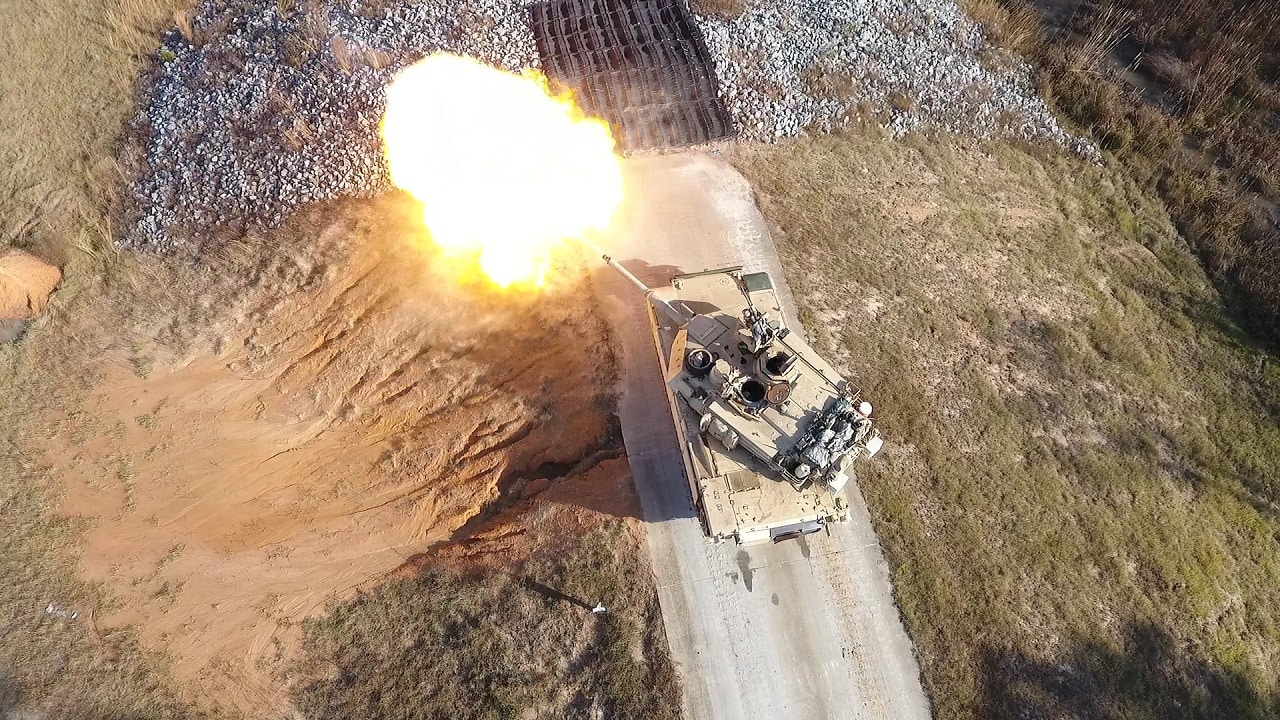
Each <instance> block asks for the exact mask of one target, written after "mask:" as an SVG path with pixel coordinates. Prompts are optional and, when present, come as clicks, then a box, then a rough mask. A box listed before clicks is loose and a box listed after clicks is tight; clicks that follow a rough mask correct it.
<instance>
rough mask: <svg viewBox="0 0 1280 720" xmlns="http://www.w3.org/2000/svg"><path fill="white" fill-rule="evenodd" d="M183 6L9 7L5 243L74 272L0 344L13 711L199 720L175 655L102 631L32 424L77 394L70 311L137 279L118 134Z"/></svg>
mask: <svg viewBox="0 0 1280 720" xmlns="http://www.w3.org/2000/svg"><path fill="white" fill-rule="evenodd" d="M182 4H185V3H182V2H178V1H177V0H117V1H115V2H101V3H81V2H71V1H68V0H55V1H53V2H44V3H40V4H39V5H38V7H36V6H31V5H28V4H22V3H6V4H3V5H0V46H2V47H4V48H5V51H4V52H3V53H0V96H3V97H4V98H5V103H4V112H3V113H0V218H3V222H2V223H0V246H5V245H11V246H17V247H21V248H24V249H27V250H30V251H33V252H35V253H36V254H38V255H41V256H42V257H45V258H46V259H49V260H50V261H52V262H54V263H57V264H59V265H61V266H63V269H64V272H65V282H64V285H63V289H62V290H61V291H60V292H59V293H58V294H57V295H56V296H55V297H54V299H53V302H52V305H51V307H50V309H49V310H48V311H47V312H46V313H45V315H43V316H42V317H41V318H39V319H37V320H36V321H35V322H34V323H33V326H32V328H31V331H30V332H29V333H28V335H27V336H26V338H25V339H24V341H23V343H22V344H21V345H19V346H8V347H3V348H0V368H2V369H0V428H3V430H0V536H2V539H0V558H2V560H0V575H3V577H4V578H5V582H4V583H0V618H2V619H0V623H2V624H3V626H4V628H5V634H4V641H3V642H2V643H0V678H3V679H2V680H0V712H4V713H7V712H9V711H16V710H17V709H18V708H19V707H22V708H26V709H35V708H38V709H40V710H42V711H43V712H44V713H45V714H48V715H51V716H59V717H71V718H98V717H130V718H179V717H192V716H194V715H195V714H194V713H193V712H191V710H190V709H189V708H187V707H186V706H185V705H184V704H183V703H182V702H181V701H180V700H179V699H178V697H177V695H176V693H175V692H174V691H173V689H172V688H171V686H170V685H169V682H168V680H167V676H166V674H165V671H164V669H163V665H164V661H163V658H161V657H159V656H157V655H155V654H153V653H149V652H146V651H143V650H142V649H141V648H140V647H139V646H138V644H137V641H136V639H135V638H134V636H133V635H132V634H131V633H129V632H124V631H105V632H99V631H98V630H97V629H96V627H95V625H94V623H93V621H92V617H93V610H94V608H95V607H98V605H99V603H100V602H101V601H102V600H103V598H102V597H101V594H100V590H99V588H97V587H95V586H92V585H89V584H86V583H84V582H82V581H80V580H79V579H78V572H77V568H76V547H77V543H78V538H79V537H80V534H81V532H82V531H83V528H82V527H81V526H80V525H79V524H78V523H77V522H75V521H72V520H67V519H62V518H58V517H56V516H53V515H51V514H50V512H49V510H50V508H51V507H52V506H53V504H54V503H55V501H56V499H57V496H58V488H57V485H56V483H55V482H54V481H53V478H51V477H50V475H49V473H48V471H47V469H46V468H45V467H43V466H42V464H41V462H40V461H39V454H38V452H33V451H32V448H33V447H37V448H38V441H39V438H33V437H31V436H30V432H31V423H30V422H29V421H30V419H31V414H32V413H38V412H41V411H42V410H44V409H45V408H47V407H52V406H56V405H57V404H58V403H59V402H60V401H63V400H66V399H67V398H68V397H70V393H69V392H68V391H67V389H66V388H60V387H58V386H57V385H56V384H54V383H52V382H50V380H51V377H50V376H51V375H56V374H58V373H57V372H56V368H57V367H58V366H59V364H60V363H61V362H63V361H64V360H66V359H67V358H68V357H69V356H74V355H76V353H77V352H78V350H77V348H79V343H78V340H79V338H74V337H66V336H62V335H60V331H61V329H62V328H64V327H65V319H66V318H67V317H68V316H69V315H70V314H73V313H81V312H92V311H94V300H95V297H97V296H99V294H100V291H101V289H102V288H103V287H104V286H108V285H111V284H114V283H128V282H131V281H132V278H131V272H132V271H131V269H130V265H129V263H127V262H123V261H122V260H121V259H120V258H119V257H118V255H117V253H116V252H115V250H114V249H113V248H112V246H111V243H110V238H111V230H110V223H109V220H108V217H109V206H110V202H111V198H110V191H109V188H111V187H112V185H113V182H114V172H115V170H114V167H115V165H114V159H113V158H114V152H115V147H114V144H115V141H116V133H117V132H118V131H119V129H120V128H121V127H122V124H123V121H124V119H125V117H126V116H127V114H128V113H129V112H130V109H131V107H132V88H133V82H134V78H135V77H136V76H137V73H138V70H139V69H140V67H141V66H142V64H143V63H144V56H145V54H146V53H147V52H149V51H150V50H151V49H153V48H154V46H155V44H156V41H157V37H158V33H159V31H160V29H161V28H162V27H163V26H164V25H165V24H167V23H171V22H172V18H173V15H172V13H173V10H174V9H175V7H178V6H180V5H182ZM65 407H72V406H70V405H66V406H65ZM104 472H105V471H104ZM114 472H116V473H127V472H128V468H127V467H125V466H123V465H122V466H120V467H119V468H115V469H114ZM50 603H53V604H55V605H57V606H59V607H65V608H70V609H71V610H72V611H78V612H79V613H80V618H79V620H78V621H71V620H69V619H67V618H64V617H60V616H59V615H56V614H46V613H45V612H44V608H45V607H46V606H47V605H48V604H50ZM86 619H87V620H88V621H87V622H86Z"/></svg>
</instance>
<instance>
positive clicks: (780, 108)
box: [120, 0, 1097, 251]
mask: <svg viewBox="0 0 1280 720" xmlns="http://www.w3.org/2000/svg"><path fill="white" fill-rule="evenodd" d="M296 4H298V5H299V6H300V7H299V8H298V9H295V10H292V11H288V12H286V13H285V14H284V15H283V16H282V15H281V14H280V12H279V10H278V6H277V3H276V2H273V1H272V0H256V1H250V2H240V3H234V4H226V3H219V2H213V1H212V0H210V1H207V2H205V3H204V4H203V5H202V6H201V7H200V8H199V10H198V11H197V12H196V13H195V15H194V16H193V18H192V22H191V23H190V27H188V28H186V32H181V31H179V30H178V29H174V30H172V31H170V32H169V33H167V34H166V35H165V36H164V38H163V41H162V44H161V47H160V49H159V50H158V51H157V54H156V64H155V68H154V70H153V71H152V72H151V73H150V74H149V75H148V76H147V77H146V78H145V79H144V93H145V97H144V100H143V102H142V104H141V109H140V111H139V112H138V114H137V115H136V116H135V117H134V118H133V121H132V130H133V132H132V133H131V137H132V138H134V139H135V140H136V142H135V143H134V144H133V145H132V148H131V150H130V151H127V152H126V153H125V156H124V158H123V159H124V165H125V167H126V168H127V169H128V171H129V173H130V174H131V176H132V177H133V178H134V181H133V182H132V183H131V185H130V188H129V190H130V192H129V193H126V202H125V215H126V218H127V224H126V226H125V228H124V233H123V235H122V238H121V241H120V242H121V244H122V245H124V246H126V247H130V248H135V249H148V250H160V251H169V250H175V249H178V248H186V249H188V250H191V249H195V248H197V247H198V246H199V244H200V239H201V238H208V237H209V236H210V234H211V232H212V231H215V230H222V229H231V230H241V229H244V228H246V227H248V226H253V225H263V226H276V225H279V224H280V223H281V222H283V220H284V218H285V217H286V216H287V215H288V214H289V212H290V211H291V210H292V209H293V208H295V207H297V206H299V205H301V204H305V203H308V202H313V201H318V200H327V199H333V198H339V197H368V196H372V195H376V194H378V193H381V192H384V191H386V190H387V189H388V188H389V181H388V179H387V177H386V172H385V170H384V168H383V163H382V156H381V151H380V147H379V139H378V121H379V118H380V117H381V114H382V109H383V103H384V95H383V89H384V88H385V86H386V85H387V83H388V82H389V81H390V80H391V78H392V76H393V75H394V74H395V72H396V71H397V70H399V69H400V68H401V67H404V66H405V65H408V64H410V63H412V62H414V61H416V60H418V59H420V58H421V57H423V56H425V55H427V54H429V53H431V52H435V51H441V50H443V51H449V52H456V53H463V54H468V55H472V56H474V57H477V58H479V59H481V60H484V61H487V62H489V63H492V64H494V65H497V66H500V67H503V68H507V69H511V70H517V69H519V68H521V67H526V66H536V65H537V64H538V59H537V52H536V49H535V47H534V43H533V35H532V31H531V30H530V28H529V26H528V23H527V18H526V13H525V11H524V9H523V5H525V4H527V0H468V2H466V3H465V4H463V3H458V4H457V5H455V4H454V3H451V2H445V1H444V0H423V1H421V2H409V1H408V0H330V1H329V2H324V1H323V0H310V2H306V3H296ZM757 4H758V5H759V6H760V7H758V8H756V9H752V10H750V11H749V12H747V13H746V14H745V15H743V16H742V17H740V18H738V19H736V20H732V21H725V20H720V19H714V18H700V22H701V25H702V28H703V31H704V33H705V35H706V40H707V45H708V47H709V49H710V50H711V52H712V55H713V58H714V61H715V65H716V71H717V73H718V75H719V78H720V82H721V94H722V95H723V96H724V98H725V101H726V103H727V105H728V107H729V109H730V112H731V113H732V114H733V117H734V121H735V123H736V124H737V126H738V128H739V130H740V131H741V133H742V135H743V136H745V137H748V138H752V139H760V140H774V139H777V138H780V137H783V136H786V135H793V134H796V133H798V132H800V131H801V130H803V129H805V128H817V129H830V128H831V127H833V126H836V125H838V124H839V123H840V122H841V121H842V120H843V119H844V118H845V117H847V115H848V113H849V111H850V108H857V107H862V108H866V107H871V108H874V109H875V111H876V112H877V113H878V116H879V117H881V119H882V120H883V121H884V122H885V124H886V126H887V127H888V128H889V129H890V130H892V131H893V132H895V133H902V132H907V131H910V130H913V129H917V128H924V127H936V128H942V129H946V130H949V131H953V132H958V133H965V134H976V135H979V136H989V135H993V134H1001V133H1004V134H1009V135H1013V136H1017V137H1022V138H1027V139H1049V140H1052V141H1055V142H1059V143H1062V144H1064V145H1066V146H1067V147H1070V148H1073V149H1075V150H1076V151H1077V152H1080V153H1082V154H1084V155H1086V156H1094V155H1096V152H1097V151H1096V150H1095V149H1093V147H1092V146H1089V145H1086V144H1085V143H1083V142H1082V141H1080V140H1078V139H1076V138H1074V137H1072V136H1069V135H1067V134H1066V133H1064V132H1063V131H1062V130H1061V129H1060V128H1059V127H1058V125H1057V124H1056V122H1055V121H1054V120H1053V117H1052V116H1051V115H1050V113H1049V112H1048V110H1047V109H1046V108H1045V106H1044V104H1043V103H1042V102H1041V101H1040V100H1039V99H1038V98H1037V97H1036V96H1035V93H1034V91H1033V89H1032V87H1031V84H1030V79H1029V70H1028V69H1027V68H1025V67H1014V68H1012V69H1010V70H1009V71H1006V72H995V71H992V70H988V69H986V68H984V66H983V65H982V63H980V62H979V61H978V57H979V54H980V52H981V51H982V47H983V40H982V36H981V33H980V31H979V30H978V29H977V28H976V27H975V26H974V24H973V23H971V22H970V21H968V20H967V19H966V18H965V17H964V16H963V15H962V14H961V13H960V11H959V10H958V9H957V7H956V5H955V4H954V3H953V2H951V1H949V0H913V2H911V3H905V2H904V3H895V2H890V0H843V1H842V2H840V3H830V2H824V1H823V0H785V2H784V1H781V0H779V1H777V2H775V1H773V0H770V1H769V2H764V0H761V1H760V2H758V3H757Z"/></svg>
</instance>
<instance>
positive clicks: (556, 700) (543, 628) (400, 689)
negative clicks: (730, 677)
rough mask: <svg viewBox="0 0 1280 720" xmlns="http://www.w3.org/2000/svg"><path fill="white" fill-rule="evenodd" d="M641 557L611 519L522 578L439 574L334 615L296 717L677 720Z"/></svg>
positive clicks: (311, 659) (314, 642)
mask: <svg viewBox="0 0 1280 720" xmlns="http://www.w3.org/2000/svg"><path fill="white" fill-rule="evenodd" d="M635 547H636V538H635V537H634V536H633V535H632V534H631V533H630V532H629V531H628V530H627V529H626V527H625V525H624V524H623V523H622V522H621V521H614V522H612V523H610V524H608V525H606V526H605V527H603V528H601V529H599V530H596V531H593V532H591V533H589V534H587V535H586V536H584V537H582V538H581V539H579V540H577V541H575V542H574V544H573V546H572V547H571V548H570V549H569V551H568V552H567V553H563V554H562V553H560V552H557V553H556V554H555V557H541V558H535V559H533V560H531V561H529V562H527V563H524V564H523V565H522V566H521V567H520V568H519V569H516V570H511V571H508V570H499V569H492V568H490V569H481V570H478V571H473V572H462V571H457V570H450V569H442V568H438V567H437V568H431V569H428V570H426V571H425V572H423V573H422V574H421V575H420V576H418V577H414V578H410V579H403V580H396V581H392V582H389V583H387V584H385V585H382V586H380V587H378V588H377V589H376V590H373V591H372V592H369V593H366V594H363V595H361V596H359V597H357V598H355V599H353V600H351V601H348V602H344V603H339V604H335V605H333V606H331V607H330V609H329V613H328V614H327V615H326V616H325V617H323V618H319V619H316V620H313V621H310V622H308V623H307V624H306V640H305V642H304V659H303V660H302V661H301V662H300V664H299V666H298V670H297V672H298V673H299V675H300V679H299V680H298V683H297V686H296V687H297V689H296V692H295V702H296V704H297V707H298V708H299V709H300V710H301V711H302V712H303V713H304V714H305V715H306V716H307V717H308V718H313V719H315V720H324V719H325V718H334V719H335V720H337V719H345V718H353V717H397V718H424V719H425V718H445V717H447V718H459V719H460V720H472V719H474V720H488V719H490V718H493V719H498V718H523V717H556V718H595V717H609V718H675V717H678V716H679V706H680V692H679V686H678V684H677V682H676V679H675V675H674V669H673V666H672V665H671V663H670V661H669V659H668V658H667V657H666V655H665V646H666V640H665V638H664V637H662V624H661V621H660V620H659V614H658V608H657V596H656V595H655V594H654V592H653V590H652V586H651V585H650V584H648V583H647V582H646V581H647V580H648V578H649V575H648V562H647V560H646V559H645V558H644V557H643V556H642V555H641V554H640V553H638V552H636V550H635ZM597 603H601V604H603V606H604V608H605V611H604V612H600V613H597V612H594V611H593V609H594V608H595V607H596V604H597Z"/></svg>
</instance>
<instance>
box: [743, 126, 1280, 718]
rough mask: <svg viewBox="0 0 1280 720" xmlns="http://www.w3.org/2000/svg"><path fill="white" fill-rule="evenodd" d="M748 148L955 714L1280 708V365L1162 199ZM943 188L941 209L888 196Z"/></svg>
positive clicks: (1081, 168)
mask: <svg viewBox="0 0 1280 720" xmlns="http://www.w3.org/2000/svg"><path fill="white" fill-rule="evenodd" d="M734 156H735V157H736V160H737V163H738V164H739V165H740V166H741V168H742V169H743V171H744V173H746V174H747V176H748V177H749V178H750V179H751V180H752V181H753V185H754V186H755V187H756V188H757V191H758V193H759V196H760V198H761V201H762V208H763V209H764V211H765V214H766V215H767V216H768V218H769V219H770V221H771V222H772V223H774V224H775V225H777V226H779V227H780V228H781V229H782V230H783V232H782V233H781V235H780V237H781V240H780V243H779V250H780V252H781V254H782V256H783V265H784V267H786V268H787V279H788V281H789V282H790V284H791V287H792V289H793V290H794V292H795V296H796V300H797V303H798V305H799V307H800V314H801V318H802V319H803V320H804V323H805V327H806V328H807V329H808V330H809V332H810V333H811V334H812V335H813V336H814V344H815V346H817V347H820V348H823V349H824V352H826V351H829V356H830V357H831V358H832V359H833V360H834V361H835V363H836V364H837V366H838V367H840V368H842V369H843V370H844V371H845V372H846V374H847V375H848V376H849V377H851V379H852V380H853V381H854V382H856V383H857V384H858V385H859V386H861V387H862V388H863V390H864V392H865V393H866V394H867V395H868V397H870V398H871V400H872V402H874V404H875V407H876V414H877V416H878V418H879V420H878V421H879V424H880V427H881V428H882V430H883V432H884V433H885V435H886V438H887V440H888V442H887V444H886V449H885V450H884V451H883V452H882V453H881V455H879V456H877V458H876V459H875V461H874V462H872V463H870V464H869V465H868V466H866V467H865V469H860V470H859V486H860V488H861V490H862V492H863V493H864V495H865V497H866V500H867V505H868V507H869V509H870V511H871V515H872V519H873V521H874V523H875V526H876V530H877V534H878V536H879V537H880V539H881V542H882V543H883V544H884V546H885V548H886V552H887V554H888V557H889V560H890V564H891V567H892V571H893V577H894V586H895V590H896V593H897V599H898V601H899V604H900V607H901V608H902V612H903V614H904V617H905V620H906V624H907V627H908V630H909V632H910V634H911V635H912V637H913V639H914V641H915V643H916V647H917V650H918V653H919V656H920V659H921V664H922V669H923V672H924V679H925V683H926V687H927V689H928V690H929V692H930V694H931V695H932V698H933V702H934V707H935V711H936V713H937V715H938V716H939V717H954V718H985V717H1059V716H1062V717H1066V716H1077V715H1079V716H1090V717H1147V716H1150V717H1191V718H1217V717H1268V716H1270V715H1272V714H1274V713H1275V711H1276V710H1277V709H1280V706H1278V705H1277V704H1276V700H1274V698H1276V697H1277V694H1278V693H1280V684H1277V682H1276V679H1275V676H1274V673H1272V672H1271V671H1270V661H1269V660H1267V658H1269V657H1270V656H1271V655H1272V654H1273V653H1274V652H1275V648H1276V647H1277V646H1280V596H1277V595H1276V594H1275V593H1274V592H1272V588H1274V587H1276V585H1277V583H1280V564H1278V563H1276V562H1275V561H1274V559H1273V557H1272V556H1273V555H1274V546H1275V538H1276V537H1280V511H1278V510H1277V508H1278V507H1280V482H1278V481H1277V480H1276V478H1280V425H1278V424H1277V418H1278V417H1280V413H1277V412H1276V408H1280V369H1272V370H1267V369H1266V367H1265V366H1264V367H1263V368H1262V369H1261V370H1260V369H1259V364H1258V361H1257V357H1258V352H1257V350H1255V349H1253V348H1252V347H1250V346H1249V345H1248V344H1247V343H1246V342H1244V341H1242V340H1241V338H1242V337H1244V336H1241V335H1240V334H1239V330H1238V328H1236V327H1235V326H1234V325H1233V323H1232V321H1231V319H1230V315H1229V314H1228V313H1226V312H1225V310H1224V308H1223V304H1222V303H1223V299H1222V298H1221V297H1220V296H1219V295H1218V294H1217V293H1216V292H1215V291H1214V290H1213V289H1212V285H1211V284H1210V283H1209V282H1208V281H1207V277H1206V275H1205V273H1204V271H1203V270H1202V269H1201V267H1200V265H1199V264H1198V263H1197V261H1196V257H1195V255H1193V254H1192V253H1191V252H1189V250H1188V248H1187V246H1186V245H1185V243H1184V242H1183V241H1182V240H1181V238H1179V236H1178V234H1177V232H1176V230H1175V229H1174V227H1173V226H1172V225H1171V223H1170V220H1169V217H1168V215H1167V213H1166V210H1165V205H1164V204H1163V203H1162V202H1160V201H1159V200H1158V199H1156V198H1153V197H1152V196H1151V195H1150V194H1149V192H1148V191H1147V190H1145V189H1144V188H1143V187H1142V186H1140V185H1139V184H1137V183H1135V182H1134V181H1132V180H1131V179H1129V178H1128V177H1127V176H1126V174H1125V167H1124V166H1122V165H1119V164H1112V165H1111V166H1110V167H1105V168H1095V167H1090V166H1088V165H1085V164H1083V163H1078V162H1076V161H1072V160H1069V159H1066V158H1063V157H1061V156H1058V155H1054V154H1045V153H1040V154H1037V155H1032V154H1028V153H1027V152H1024V151H1022V150H1019V149H1016V148H1013V147H1010V146H1007V145H1000V144H987V145H984V146H983V147H982V150H981V151H980V150H978V149H976V148H973V147H970V146H969V144H967V143H966V141H963V140H959V139H954V138H951V139H948V138H942V139H940V140H938V141H934V142H931V143H928V145H927V146H925V145H924V144H922V143H920V142H918V141H914V140H910V139H908V140H907V141H906V142H904V143H902V144H894V143H886V142H885V141H884V139H883V138H882V137H880V136H878V135H875V134H871V133H852V132H849V133H842V134H839V135H836V136H831V137H812V138H806V139H803V140H795V141H790V142H787V143H784V144H782V145H780V146H778V147H776V148H738V149H735V150H734ZM991 159H994V160H995V163H994V167H993V164H992V163H991V162H990V161H991ZM798 179H802V180H798ZM831 187H839V188H842V189H844V190H845V192H844V193H843V194H842V195H841V197H840V198H839V201H838V202H837V201H834V200H833V199H832V197H831V193H829V192H828V190H827V189H828V188H831ZM923 202H929V203H932V204H934V205H936V206H937V208H936V210H935V211H934V215H935V216H936V217H942V218H947V221H946V222H941V223H936V224H932V225H930V224H923V225H922V224H917V223H914V222H911V221H909V220H904V219H901V218H902V217H904V216H902V215H899V214H897V213H894V212H892V211H891V212H883V211H881V208H882V207H886V206H887V207H889V208H896V207H902V206H908V205H915V204H919V203H923ZM998 206H1011V207H1016V208H1018V209H1020V210H1021V211H1023V212H1029V213H1031V214H1032V215H1033V216H1035V222H1033V223H1024V224H1021V225H1019V226H1018V228H1017V230H1016V231H1014V232H1011V231H1008V230H1006V229H1005V228H1004V227H1002V224H1001V218H1002V214H1003V212H1004V211H1003V210H1001V209H1000V208H999V207H998ZM846 228H856V229H855V230H852V231H849V230H846ZM867 266H874V267H867ZM996 268H998V271H996V270H994V269H996ZM868 297H874V298H879V299H881V300H882V301H881V302H880V303H879V309H878V310H877V311H876V312H875V313H874V314H869V313H868V312H867V310H866V299H867V298H868ZM820 318H837V319H838V320H835V321H827V322H823V321H821V320H820ZM1246 616H1247V617H1246ZM1096 658H1108V660H1106V662H1102V663H1101V664H1100V663H1099V661H1098V660H1097V659H1096ZM1031 668H1039V669H1040V670H1037V671H1035V672H1031V671H1030V669H1031ZM1116 668H1122V669H1123V674H1116V671H1115V669H1116ZM1148 708H1150V709H1151V710H1150V712H1149V713H1148V712H1147V711H1146V709H1148Z"/></svg>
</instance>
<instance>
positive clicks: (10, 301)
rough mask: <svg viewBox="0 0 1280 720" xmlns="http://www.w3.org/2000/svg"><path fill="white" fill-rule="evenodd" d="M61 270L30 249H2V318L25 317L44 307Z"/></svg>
mask: <svg viewBox="0 0 1280 720" xmlns="http://www.w3.org/2000/svg"><path fill="white" fill-rule="evenodd" d="M60 282H62V271H61V270H59V269H58V268H57V267H55V266H53V265H50V264H49V263H47V262H45V261H43V260H41V259H40V258H38V257H36V256H35V255H32V254H31V253H27V252H23V251H21V250H16V249H14V248H5V249H0V320H13V319H19V320H20V319H25V318H29V317H32V316H34V315H36V314H38V313H39V312H40V311H41V310H44V306H45V304H47V303H48V302H49V293H52V292H53V289H54V288H56V287H58V283H60Z"/></svg>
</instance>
